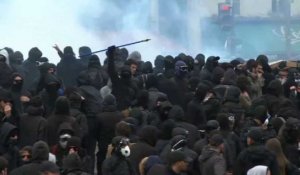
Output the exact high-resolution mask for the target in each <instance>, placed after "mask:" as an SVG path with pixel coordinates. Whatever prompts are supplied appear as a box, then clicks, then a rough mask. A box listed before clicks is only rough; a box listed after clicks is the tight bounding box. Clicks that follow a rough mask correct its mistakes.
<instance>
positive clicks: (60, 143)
mask: <svg viewBox="0 0 300 175" xmlns="http://www.w3.org/2000/svg"><path fill="white" fill-rule="evenodd" d="M67 144H68V141H59V145H60V146H61V147H62V148H63V149H65V148H66V147H67Z"/></svg>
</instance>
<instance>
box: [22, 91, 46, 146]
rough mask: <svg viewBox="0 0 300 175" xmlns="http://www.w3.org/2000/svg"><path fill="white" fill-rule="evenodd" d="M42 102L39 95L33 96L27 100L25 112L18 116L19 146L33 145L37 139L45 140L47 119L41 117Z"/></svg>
mask: <svg viewBox="0 0 300 175" xmlns="http://www.w3.org/2000/svg"><path fill="white" fill-rule="evenodd" d="M43 112H44V109H43V103H42V100H41V98H40V97H39V96H35V97H33V98H32V99H31V101H30V102H29V106H28V108H27V110H26V113H25V114H23V115H22V116H21V117H20V124H19V125H20V126H19V130H20V140H19V144H20V146H21V147H23V146H27V145H33V144H34V143H35V142H37V141H39V140H43V141H46V140H47V120H46V119H45V118H44V117H43Z"/></svg>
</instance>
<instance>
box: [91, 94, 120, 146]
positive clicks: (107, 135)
mask: <svg viewBox="0 0 300 175" xmlns="http://www.w3.org/2000/svg"><path fill="white" fill-rule="evenodd" d="M102 105H103V109H102V112H100V113H98V114H97V124H96V128H97V134H96V138H97V140H98V144H99V147H100V148H103V149H104V150H106V149H107V146H108V145H109V144H110V143H111V140H112V138H114V136H115V126H116V124H117V123H119V122H120V121H121V120H122V119H123V118H124V117H123V115H122V113H121V112H120V111H118V110H117V104H116V99H115V97H114V96H113V95H107V96H106V97H105V98H104V100H103V103H102Z"/></svg>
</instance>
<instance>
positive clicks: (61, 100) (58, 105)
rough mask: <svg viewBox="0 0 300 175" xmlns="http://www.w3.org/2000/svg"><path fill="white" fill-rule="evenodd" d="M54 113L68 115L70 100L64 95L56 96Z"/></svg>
mask: <svg viewBox="0 0 300 175" xmlns="http://www.w3.org/2000/svg"><path fill="white" fill-rule="evenodd" d="M55 114H60V115H69V114H70V102H69V99H68V98H67V97H65V96H61V97H58V98H57V100H56V102H55Z"/></svg>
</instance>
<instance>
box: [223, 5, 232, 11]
mask: <svg viewBox="0 0 300 175" xmlns="http://www.w3.org/2000/svg"><path fill="white" fill-rule="evenodd" d="M230 8H231V7H230V5H227V4H223V5H222V7H221V9H222V10H223V11H229V10H230Z"/></svg>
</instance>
